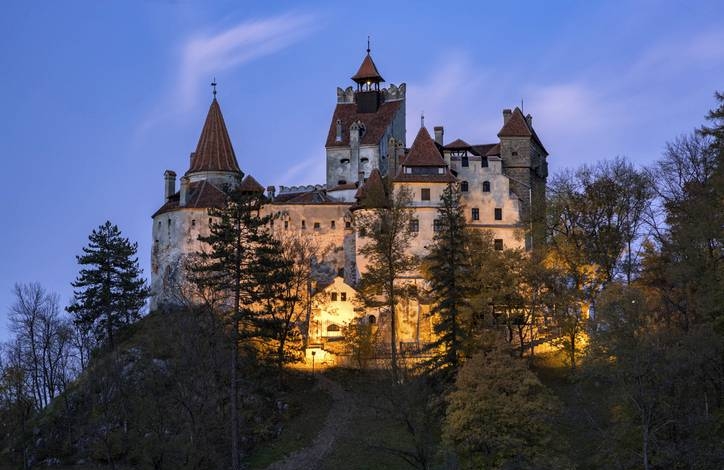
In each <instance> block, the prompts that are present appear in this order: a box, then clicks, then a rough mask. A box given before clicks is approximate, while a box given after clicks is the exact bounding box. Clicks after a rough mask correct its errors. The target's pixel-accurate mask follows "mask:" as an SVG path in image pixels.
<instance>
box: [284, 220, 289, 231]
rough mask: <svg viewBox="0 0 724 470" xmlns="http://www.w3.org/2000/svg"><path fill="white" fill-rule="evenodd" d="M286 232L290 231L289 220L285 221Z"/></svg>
mask: <svg viewBox="0 0 724 470" xmlns="http://www.w3.org/2000/svg"><path fill="white" fill-rule="evenodd" d="M284 230H289V221H288V220H285V221H284Z"/></svg>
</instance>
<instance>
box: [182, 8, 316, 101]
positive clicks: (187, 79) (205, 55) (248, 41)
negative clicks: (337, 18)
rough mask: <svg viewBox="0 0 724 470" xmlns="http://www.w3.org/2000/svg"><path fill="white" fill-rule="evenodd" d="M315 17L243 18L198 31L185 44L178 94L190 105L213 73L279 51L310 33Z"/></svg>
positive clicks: (305, 15) (290, 14)
mask: <svg viewBox="0 0 724 470" xmlns="http://www.w3.org/2000/svg"><path fill="white" fill-rule="evenodd" d="M315 19H316V17H315V16H314V15H311V14H293V13H287V14H284V15H281V16H276V17H272V18H265V19H259V20H254V21H246V22H243V23H240V24H237V25H236V26H233V27H231V28H229V29H226V30H224V31H220V32H216V33H214V34H209V35H203V34H197V35H194V36H192V37H191V38H190V39H189V40H188V41H187V42H186V44H185V45H184V47H183V53H182V57H183V58H182V64H181V70H180V73H179V86H178V95H179V98H180V99H181V102H182V103H183V104H184V105H185V106H187V107H190V106H191V105H193V104H194V102H195V98H196V97H197V96H198V94H199V93H198V90H199V86H200V85H201V83H202V82H203V81H207V80H209V79H210V78H211V77H212V76H213V75H214V74H218V73H221V72H223V71H225V70H228V69H231V68H234V67H238V66H240V65H243V64H245V63H247V62H250V61H252V60H254V59H257V58H259V57H263V56H267V55H270V54H273V53H275V52H277V51H280V50H282V49H284V48H286V47H288V46H290V45H292V44H294V43H296V42H297V41H299V40H300V39H302V38H303V37H305V36H307V35H308V34H309V33H311V32H312V31H313V30H314V29H315V28H316V26H315Z"/></svg>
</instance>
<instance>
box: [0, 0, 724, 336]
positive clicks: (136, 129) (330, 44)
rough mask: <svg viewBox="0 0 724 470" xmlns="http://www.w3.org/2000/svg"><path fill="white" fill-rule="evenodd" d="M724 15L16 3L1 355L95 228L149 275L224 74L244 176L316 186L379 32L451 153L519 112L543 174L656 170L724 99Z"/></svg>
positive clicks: (1, 94)
mask: <svg viewBox="0 0 724 470" xmlns="http://www.w3.org/2000/svg"><path fill="white" fill-rule="evenodd" d="M722 18H724V2H721V1H720V0H711V1H698V2H694V1H691V2H681V1H665V0H660V1H623V0H622V1H615V2H613V1H611V2H608V1H607V2H604V1H600V2H596V1H592V2H580V1H572V0H571V1H557V0H550V1H545V2H541V1H518V2H502V1H498V2H483V1H468V2H463V1H460V2H457V1H453V0H449V1H446V2H420V1H419V0H418V1H399V2H390V1H389V0H388V1H384V2H374V1H365V2H340V1H333V2H312V1H309V2H303V3H302V2H289V1H273V2H239V1H214V2H212V1H191V0H188V1H184V0H177V1H172V0H167V1H163V0H156V1H151V0H149V1H144V2H142V1H131V0H123V1H121V0H116V1H104V2H98V1H97V0H87V1H81V0H76V1H64V2H8V3H7V4H4V5H3V14H2V15H0V109H2V112H1V113H0V154H1V155H2V157H0V158H1V161H2V177H3V181H2V184H1V185H0V201H2V214H3V221H4V222H3V225H4V227H5V228H4V229H3V230H0V341H3V340H7V339H8V338H9V333H8V329H7V313H8V309H9V308H10V305H11V304H12V303H13V302H14V297H13V294H12V289H13V285H14V284H15V283H26V282H39V283H40V284H42V285H43V286H44V287H45V288H46V289H48V290H49V291H51V292H55V293H57V294H58V295H59V296H60V298H61V302H62V303H63V304H64V305H65V304H67V302H68V300H69V299H70V298H71V295H72V288H71V286H70V283H71V282H72V281H73V280H74V279H75V277H76V276H77V274H78V269H79V268H78V265H77V264H76V259H75V256H76V255H78V254H79V253H80V252H81V248H82V247H83V246H85V245H86V244H87V241H88V239H87V237H88V235H89V234H90V232H91V230H93V229H94V228H96V227H98V226H99V225H101V224H102V223H103V222H105V221H106V220H111V221H112V222H113V223H115V224H118V226H119V227H120V229H121V230H122V232H123V234H124V235H125V236H126V237H128V238H129V239H131V240H132V241H136V242H138V256H139V261H140V263H141V266H142V267H143V269H144V272H145V274H146V276H148V273H149V266H150V247H151V215H152V214H153V212H154V211H155V210H156V209H158V207H159V206H160V205H161V204H162V202H163V172H164V170H166V169H173V170H175V171H176V172H177V173H179V174H181V173H183V172H185V171H186V169H187V167H188V159H189V154H190V152H193V151H194V150H195V147H196V143H197V141H198V137H199V134H200V132H201V127H202V125H203V122H204V119H205V116H206V113H207V110H208V106H209V104H210V101H211V89H210V86H209V83H210V82H211V81H212V80H213V78H214V77H215V78H216V81H217V82H218V99H219V103H220V105H221V109H222V111H223V114H224V118H225V121H226V124H227V127H228V130H229V133H230V136H231V139H232V142H233V145H234V149H235V152H236V155H237V159H238V160H239V164H240V166H241V168H242V170H243V171H244V172H245V173H247V174H252V175H254V177H255V178H256V179H257V180H258V181H260V182H261V183H262V184H263V185H265V186H267V185H292V184H312V183H323V182H324V179H325V176H324V175H325V173H324V165H325V157H324V155H325V153H324V142H325V139H326V134H327V130H328V128H329V125H330V119H331V115H332V111H333V109H334V106H335V102H336V88H337V87H338V86H340V87H343V88H346V87H347V86H350V85H352V82H351V80H350V79H349V77H351V76H352V75H353V74H354V73H355V72H356V70H357V68H358V66H359V64H360V63H361V61H362V59H363V57H364V54H365V49H366V47H367V36H368V35H370V36H371V47H372V56H373V58H374V60H375V63H376V64H377V66H378V68H379V69H380V72H381V73H382V75H383V77H384V78H385V79H386V80H387V83H388V84H389V83H394V84H399V83H401V82H404V83H407V129H408V145H410V144H411V141H412V139H413V138H414V133H415V130H416V129H417V128H418V127H419V122H420V115H421V113H424V115H425V124H426V125H427V126H428V128H431V127H432V126H436V125H443V126H445V139H446V140H447V141H452V140H454V139H456V138H462V139H464V140H466V141H468V142H470V143H474V144H478V143H490V142H494V141H495V140H496V134H497V132H498V130H499V129H500V127H501V125H502V113H501V111H502V109H503V108H512V107H514V106H520V105H521V102H522V105H523V107H524V111H525V113H531V114H532V115H533V125H534V127H535V128H536V131H537V133H538V135H539V136H540V138H541V140H542V141H543V143H544V145H545V146H546V148H547V150H548V151H549V153H550V156H549V166H550V170H551V172H552V173H556V172H560V171H562V170H564V169H566V168H576V167H578V166H580V165H582V164H585V163H595V162H596V161H599V160H602V159H606V158H612V157H616V156H626V157H627V158H629V159H630V160H631V161H633V162H635V163H636V164H639V165H648V164H651V163H652V162H653V161H655V160H656V159H657V158H659V156H660V155H661V152H662V150H663V148H664V145H665V143H666V142H667V141H671V140H673V139H674V138H676V137H677V136H679V135H681V134H683V133H687V132H690V131H691V130H692V129H693V128H695V127H697V126H699V125H701V124H702V123H703V118H704V115H705V114H706V112H707V111H708V110H709V109H710V108H712V107H713V105H714V100H713V93H714V91H715V90H717V89H718V90H724V79H723V78H724V21H722V20H721V19H722Z"/></svg>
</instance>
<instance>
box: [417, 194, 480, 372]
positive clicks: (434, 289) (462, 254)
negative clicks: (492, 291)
mask: <svg viewBox="0 0 724 470" xmlns="http://www.w3.org/2000/svg"><path fill="white" fill-rule="evenodd" d="M441 203H442V204H441V205H440V207H439V208H438V217H437V219H438V220H439V226H440V229H439V231H437V232H436V233H435V238H434V242H433V245H432V247H431V248H430V253H429V254H428V256H427V257H426V258H425V260H424V263H423V266H424V273H425V278H426V279H427V281H428V283H429V286H430V296H431V299H432V301H433V307H432V310H431V312H430V313H431V314H432V315H433V316H434V331H435V334H436V340H435V341H434V342H433V343H432V344H431V345H430V350H431V351H432V352H433V353H434V357H433V359H432V361H431V363H430V364H429V365H430V366H431V367H432V369H433V370H436V371H439V372H441V373H443V374H444V375H447V376H448V377H449V378H451V377H452V376H453V375H454V373H455V371H456V370H457V368H458V366H459V365H460V361H461V357H462V355H463V345H464V343H465V342H466V338H467V334H468V330H467V328H468V326H469V325H467V324H469V321H468V320H469V319H470V312H471V310H470V299H471V298H472V297H473V295H474V289H473V286H472V284H471V282H470V280H471V279H472V276H471V274H472V271H473V266H472V264H471V257H470V253H469V252H468V251H469V248H470V242H471V237H470V232H469V230H470V229H469V228H467V227H466V222H465V215H464V213H463V210H464V208H463V206H462V204H461V202H460V190H459V189H458V188H457V187H456V186H453V185H449V186H448V187H447V188H446V189H445V190H444V191H443V194H442V198H441Z"/></svg>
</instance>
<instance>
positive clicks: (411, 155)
mask: <svg viewBox="0 0 724 470" xmlns="http://www.w3.org/2000/svg"><path fill="white" fill-rule="evenodd" d="M351 78H352V81H353V82H354V83H355V86H354V87H353V86H349V87H347V88H344V89H343V88H337V104H336V106H335V109H334V113H333V115H332V119H331V122H330V125H329V132H328V134H327V140H326V143H325V150H326V163H327V165H326V168H327V171H326V182H325V183H324V184H317V185H308V186H292V187H285V186H281V187H279V189H278V190H277V188H275V187H273V186H269V187H267V188H264V187H263V186H262V185H261V184H260V183H259V182H257V181H256V180H255V179H254V178H253V177H252V176H251V175H246V176H244V173H243V172H242V171H241V169H240V167H239V163H238V160H237V158H236V155H235V153H234V148H233V146H232V142H231V138H230V137H229V134H228V132H227V129H226V125H225V123H224V118H223V116H222V113H221V108H220V106H219V102H218V100H217V99H216V93H215V92H214V98H213V100H212V102H211V106H210V108H209V112H208V115H207V117H206V121H205V123H204V126H203V129H202V131H201V136H200V138H199V142H198V145H197V147H196V151H195V152H193V153H191V157H190V161H189V166H188V170H187V171H186V172H185V174H184V175H183V176H182V177H181V178H180V188H179V190H178V191H177V189H176V176H177V175H176V173H174V172H173V171H170V170H167V171H166V172H165V173H164V189H165V190H164V198H165V199H164V203H163V205H162V206H161V207H160V208H159V209H158V210H157V211H156V213H155V214H153V249H152V255H151V289H152V294H153V300H152V307H153V308H155V307H159V306H163V305H165V304H173V303H178V302H179V289H180V287H179V286H182V285H183V283H184V272H183V260H184V257H185V256H187V255H190V254H193V253H195V252H197V251H199V250H200V249H201V248H202V247H201V244H200V242H199V241H198V239H197V238H198V236H199V235H206V234H208V226H209V223H210V222H211V219H210V218H209V215H208V209H209V208H211V207H217V206H221V205H222V204H223V203H224V200H225V194H224V192H223V190H222V188H224V187H227V186H236V185H241V189H242V190H245V191H252V192H260V193H264V192H265V196H266V199H267V201H268V203H267V204H266V205H265V206H264V210H265V211H267V213H269V212H271V213H274V214H275V215H277V219H276V220H275V224H274V226H273V230H274V232H275V234H276V236H278V237H286V236H309V237H313V238H314V239H315V240H316V241H318V242H319V244H320V245H326V246H330V247H332V249H331V250H329V251H328V254H327V255H325V258H324V260H320V263H319V265H318V266H317V267H316V269H315V278H316V279H317V280H318V283H317V285H318V291H321V292H324V293H325V294H326V295H324V296H318V300H317V301H315V304H314V309H313V316H312V319H311V322H310V326H309V332H308V334H309V338H310V341H312V342H319V341H323V340H325V339H331V338H335V337H338V336H340V335H341V327H342V326H344V324H345V323H348V322H349V321H351V320H352V319H353V318H355V317H356V316H358V315H361V314H360V313H359V312H356V311H355V309H354V304H353V300H354V297H355V290H354V286H355V285H356V283H357V282H358V280H359V279H360V276H361V275H362V274H363V273H364V272H365V268H366V263H365V260H364V257H362V256H361V255H360V253H359V247H360V243H362V240H361V239H360V238H361V235H360V233H358V231H357V229H356V227H355V224H354V209H355V208H356V207H359V203H360V202H362V201H363V200H364V198H365V197H366V195H367V194H368V193H370V192H371V191H374V190H375V187H379V186H380V185H382V184H383V179H387V180H391V184H392V187H393V189H395V188H399V187H402V186H406V187H407V188H408V189H409V190H410V192H411V194H412V197H413V201H412V210H413V211H414V218H413V220H412V223H411V229H412V230H413V231H414V232H416V236H415V238H414V242H413V244H412V246H411V247H410V250H411V251H412V252H413V253H414V254H417V255H424V254H425V253H426V250H427V248H426V247H427V246H429V245H430V244H431V243H432V241H433V237H434V233H435V230H436V227H437V226H436V215H437V207H438V205H439V203H440V196H441V194H442V192H443V190H444V189H445V188H446V187H447V185H448V184H451V183H454V184H458V185H459V188H460V190H461V193H462V202H463V204H464V206H465V211H466V217H467V221H468V223H469V225H470V226H471V227H475V228H479V229H487V230H489V231H490V232H491V233H492V235H493V238H494V245H495V248H496V249H500V250H502V249H503V248H507V247H510V248H517V247H523V248H526V249H532V247H533V245H534V244H535V243H537V242H538V241H539V240H541V237H542V235H541V234H540V233H539V232H538V229H537V227H538V226H539V225H540V224H538V223H537V222H538V221H540V220H542V217H543V216H544V200H545V184H546V177H547V161H546V158H547V155H548V153H547V152H546V150H545V147H544V146H543V144H542V143H541V141H540V139H539V138H538V135H537V134H536V132H535V130H534V129H533V125H532V117H531V116H530V115H527V116H526V115H524V114H523V113H522V111H521V110H520V109H519V108H517V107H516V108H515V109H514V110H510V109H504V110H503V116H502V126H501V129H500V131H499V132H498V134H497V137H498V139H497V141H495V142H493V143H487V144H469V143H468V142H466V141H465V140H462V139H456V140H453V141H451V142H448V143H446V142H445V140H444V128H443V127H441V126H440V127H435V128H434V135H433V136H431V135H430V134H429V132H428V131H427V129H426V128H425V127H424V125H422V123H421V126H420V128H419V130H417V132H416V136H415V138H414V141H413V142H412V145H411V146H410V147H409V148H408V147H407V140H406V129H405V125H406V124H405V122H406V121H405V117H406V116H405V95H406V85H405V84H404V83H402V84H400V85H399V86H395V85H394V84H390V85H389V86H388V87H386V88H383V87H381V84H382V83H383V82H384V79H383V78H382V75H381V74H380V72H379V70H378V69H377V66H376V65H375V63H374V61H373V60H372V56H371V55H370V50H369V49H368V50H367V54H366V56H365V57H364V59H363V61H362V64H361V65H360V67H359V69H358V71H357V73H356V74H354V75H353V76H352V77H351ZM417 281H419V282H421V279H418V280H417ZM417 281H415V280H413V281H411V282H417ZM322 299H323V300H322ZM427 308H429V307H428V306H425V305H422V304H420V303H418V302H417V301H416V300H415V299H410V301H409V302H405V305H401V306H400V309H399V312H398V315H399V322H398V324H399V330H400V331H399V332H398V337H399V338H400V339H401V341H402V342H407V343H411V344H418V345H419V343H420V342H421V341H424V338H423V336H424V335H425V334H426V332H427V331H429V327H428V326H429V325H427V326H426V321H427V320H426V319H425V318H426V316H425V315H424V313H425V311H426V310H427ZM364 315H365V318H366V319H367V321H370V322H378V320H379V322H378V324H379V325H380V328H382V325H384V324H385V322H384V315H385V313H384V312H365V313H364Z"/></svg>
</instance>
